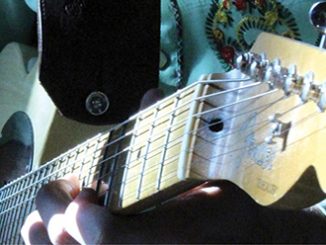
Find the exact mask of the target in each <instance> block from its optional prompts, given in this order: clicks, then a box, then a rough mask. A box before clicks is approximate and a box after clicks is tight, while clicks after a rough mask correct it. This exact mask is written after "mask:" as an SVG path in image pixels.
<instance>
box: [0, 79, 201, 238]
mask: <svg viewBox="0 0 326 245" xmlns="http://www.w3.org/2000/svg"><path fill="white" fill-rule="evenodd" d="M200 88H201V85H200V84H197V86H190V87H189V88H187V89H185V90H183V91H179V92H178V93H176V94H174V95H173V96H170V97H168V98H167V99H165V100H164V101H162V102H160V103H157V104H156V105H154V106H152V107H151V108H149V109H147V110H145V111H143V112H141V113H139V114H137V115H135V116H134V117H132V118H131V119H129V120H128V121H126V122H124V123H122V124H121V125H118V126H117V127H114V128H113V129H112V130H110V132H108V133H103V134H99V135H97V136H95V137H94V138H92V139H90V140H88V141H86V142H85V143H83V144H81V145H79V146H77V147H76V148H74V149H72V150H70V151H68V152H67V153H65V154H63V155H61V156H59V157H58V158H56V159H54V160H52V161H51V162H49V163H47V164H45V165H43V166H41V167H40V168H39V169H37V170H36V171H34V172H31V173H29V174H27V175H25V176H22V177H21V178H19V179H17V180H15V181H13V182H11V183H9V184H8V185H6V186H4V187H2V188H1V189H0V243H1V244H3V243H6V244H7V243H10V244H12V243H14V244H17V243H21V242H22V241H21V238H20V229H21V226H22V225H23V222H24V220H25V218H26V216H27V215H28V214H29V213H31V211H33V210H34V209H35V205H34V199H35V197H36V194H37V192H38V190H39V189H40V188H41V186H42V185H44V184H46V183H48V182H49V181H53V180H56V179H59V178H62V177H64V176H66V175H68V174H74V175H78V178H79V180H80V183H82V186H84V187H85V186H86V187H89V186H91V185H94V183H95V182H98V183H100V182H101V181H104V182H106V183H107V184H108V185H109V191H111V192H114V193H115V194H114V196H113V198H112V197H111V194H110V193H108V194H107V198H112V199H113V201H112V200H110V206H111V207H113V209H122V208H125V207H127V206H129V205H132V204H133V203H135V202H138V201H139V200H141V199H146V198H147V197H149V196H151V195H153V194H155V193H158V192H160V191H162V190H164V189H166V188H168V187H171V186H173V185H174V184H176V183H178V182H179V181H180V173H181V175H182V171H184V169H181V170H180V153H181V152H182V151H184V150H182V144H184V142H185V141H186V142H188V141H189V140H190V138H191V135H190V134H189V135H187V133H186V132H189V131H190V128H191V127H192V124H193V123H194V121H193V120H194V119H193V118H192V114H193V113H194V112H195V109H196V105H197V102H196V100H195V99H196V97H197V96H199V92H200ZM196 91H197V92H196ZM189 118H190V119H189ZM185 154H186V153H185ZM181 158H182V154H181ZM183 158H184V159H183V162H184V163H183V164H181V165H185V162H186V157H183ZM178 175H179V176H178ZM106 204H107V205H109V203H108V202H106Z"/></svg>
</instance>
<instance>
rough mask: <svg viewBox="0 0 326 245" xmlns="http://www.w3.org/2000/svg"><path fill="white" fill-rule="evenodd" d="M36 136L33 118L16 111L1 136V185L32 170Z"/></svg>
mask: <svg viewBox="0 0 326 245" xmlns="http://www.w3.org/2000/svg"><path fill="white" fill-rule="evenodd" d="M33 152H34V136H33V127H32V123H31V120H30V119H29V117H28V115H27V114H26V113H24V112H20V111H18V112H16V113H14V114H13V115H12V116H11V117H10V118H9V119H8V121H7V122H6V123H5V125H4V127H3V129H2V132H1V138H0V169H1V171H0V186H3V185H4V184H6V183H8V182H10V181H13V180H15V179H17V178H18V177H20V176H22V175H24V174H26V173H27V172H29V171H31V170H32V164H33Z"/></svg>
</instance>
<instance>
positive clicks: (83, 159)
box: [78, 149, 86, 180]
mask: <svg viewBox="0 0 326 245" xmlns="http://www.w3.org/2000/svg"><path fill="white" fill-rule="evenodd" d="M79 150H80V149H79ZM82 152H83V158H82V160H81V163H80V171H79V173H78V179H80V180H81V179H82V173H83V169H84V166H85V165H86V162H85V161H86V153H85V149H84V150H83V151H79V152H78V154H82Z"/></svg>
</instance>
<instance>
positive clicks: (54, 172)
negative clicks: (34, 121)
mask: <svg viewBox="0 0 326 245" xmlns="http://www.w3.org/2000/svg"><path fill="white" fill-rule="evenodd" d="M267 106H268V105H267ZM243 114H244V115H245V114H246V113H243ZM206 127H207V126H203V127H202V128H199V130H202V129H204V128H206ZM197 131H198V130H197ZM232 133H233V132H231V133H230V134H232ZM182 137H183V136H180V137H179V138H177V139H182ZM218 138H221V136H220V137H218ZM177 139H175V140H177ZM170 143H171V142H170ZM177 143H178V142H177ZM158 148H159V147H158ZM123 153H124V152H123ZM91 154H92V155H93V153H91ZM119 154H121V152H120V153H118V154H115V155H113V156H110V158H109V159H104V160H102V161H101V162H99V163H98V164H97V166H98V165H100V164H101V163H103V161H107V160H110V159H114V158H116V157H117V155H119ZM85 157H86V156H85ZM85 157H84V158H85ZM79 162H82V160H80V161H76V162H71V163H70V164H68V165H66V166H64V167H63V168H62V169H58V170H56V171H53V172H52V173H50V175H51V176H49V175H48V176H44V177H43V178H42V179H39V182H42V181H43V180H44V179H47V178H50V177H52V176H53V175H56V174H57V173H58V172H62V171H63V170H64V169H66V168H69V167H71V165H74V164H77V163H79ZM33 184H38V182H36V183H33ZM33 184H32V185H30V186H26V187H25V188H24V189H28V188H30V187H32V186H33ZM24 189H21V190H19V191H18V193H19V192H22V191H24ZM15 194H17V192H15V193H13V194H12V195H15ZM8 198H11V196H8ZM6 199H7V198H6Z"/></svg>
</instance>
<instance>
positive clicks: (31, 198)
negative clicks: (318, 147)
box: [0, 112, 319, 215]
mask: <svg viewBox="0 0 326 245" xmlns="http://www.w3.org/2000/svg"><path fill="white" fill-rule="evenodd" d="M313 114H315V115H319V112H316V113H313ZM309 119H311V116H308V117H307V118H306V119H304V120H309ZM296 125H297V124H296ZM296 125H295V126H296ZM260 143H263V141H262V142H260ZM258 144H259V143H258ZM244 148H245V147H241V148H237V149H234V150H232V151H230V152H226V153H223V154H221V155H225V154H230V153H234V152H236V151H239V150H243V149H244ZM179 155H180V153H178V154H176V155H175V156H173V157H177V156H179ZM221 155H220V156H221ZM71 164H73V163H71ZM64 168H67V166H65V167H64ZM56 172H60V173H61V172H62V169H59V170H57V171H56ZM171 178H173V177H171ZM168 180H169V178H168V179H166V180H165V181H168ZM120 184H122V183H120ZM35 196H36V195H34V196H33V197H30V198H29V199H27V200H24V201H22V202H21V203H19V204H17V205H15V206H11V207H10V208H9V209H7V210H5V211H4V212H1V213H0V215H2V214H3V213H5V212H7V211H8V210H12V209H14V208H16V207H19V206H20V205H22V204H23V203H25V202H28V201H30V200H33V198H34V197H35Z"/></svg>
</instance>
